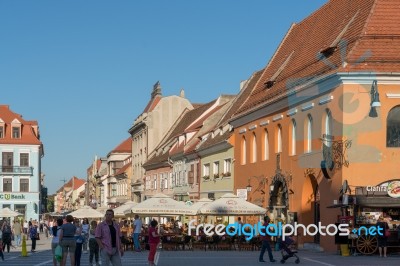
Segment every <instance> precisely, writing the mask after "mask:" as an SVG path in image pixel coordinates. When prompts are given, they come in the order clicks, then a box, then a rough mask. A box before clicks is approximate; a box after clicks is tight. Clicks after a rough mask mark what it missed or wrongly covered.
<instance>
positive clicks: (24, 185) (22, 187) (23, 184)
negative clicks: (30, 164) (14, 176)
mask: <svg viewBox="0 0 400 266" xmlns="http://www.w3.org/2000/svg"><path fill="white" fill-rule="evenodd" d="M19 191H20V192H29V179H27V178H21V179H20V180H19Z"/></svg>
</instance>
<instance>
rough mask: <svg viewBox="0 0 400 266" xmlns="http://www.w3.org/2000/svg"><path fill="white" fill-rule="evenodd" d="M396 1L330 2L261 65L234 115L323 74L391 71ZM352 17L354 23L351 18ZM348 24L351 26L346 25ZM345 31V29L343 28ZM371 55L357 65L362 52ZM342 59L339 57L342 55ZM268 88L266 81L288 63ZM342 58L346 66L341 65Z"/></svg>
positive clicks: (399, 8)
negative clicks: (337, 42) (252, 86)
mask: <svg viewBox="0 0 400 266" xmlns="http://www.w3.org/2000/svg"><path fill="white" fill-rule="evenodd" d="M399 13H400V5H399V1H397V0H352V1H349V0H331V1H329V2H328V3H326V4H325V5H323V6H322V7H321V8H320V9H319V10H317V11H315V12H314V13H312V14H311V15H310V16H309V17H307V18H305V19H304V20H303V21H302V22H300V23H299V24H296V25H294V26H293V27H291V29H290V30H289V31H288V33H287V35H286V36H285V38H284V39H283V41H282V42H281V44H280V46H279V47H278V49H277V51H276V52H275V54H274V56H273V57H272V58H271V60H270V62H269V63H268V65H267V66H266V68H265V70H264V71H263V73H262V76H261V77H260V79H259V81H258V82H257V84H256V87H255V89H254V90H253V91H252V93H251V96H250V97H249V98H248V100H247V101H246V102H245V104H243V105H242V106H241V107H240V108H239V110H238V112H236V115H238V114H239V115H243V114H245V113H248V112H250V111H251V110H253V109H256V108H258V107H260V106H263V105H266V104H269V103H271V102H273V101H275V100H276V99H277V98H278V97H282V96H285V94H286V93H287V91H288V89H291V87H290V85H293V84H296V83H301V82H304V81H306V80H309V79H312V78H313V77H317V76H320V75H323V74H328V73H333V72H343V71H345V72H346V71H355V70H356V71H363V70H370V71H393V72H394V71H397V72H398V65H399V63H400V60H399V57H400V45H399V41H398V40H399V36H400V23H398V19H396V18H397V14H399ZM353 17H354V20H353V21H351V20H352V18H353ZM350 21H351V23H350ZM347 25H348V27H347V28H346V26H347ZM339 37H340V38H341V39H342V40H344V41H345V42H342V44H344V45H343V46H338V47H336V48H335V49H333V50H331V51H332V53H331V54H326V58H327V60H326V61H323V60H321V57H318V55H319V53H320V52H321V51H323V50H324V49H326V48H328V47H329V46H331V45H332V43H334V42H335V40H336V39H338V38H339ZM368 50H369V51H370V52H371V54H372V56H370V57H367V58H365V60H364V62H363V63H361V64H357V65H356V66H355V62H356V61H357V60H359V59H360V57H361V56H362V55H364V54H365V52H367V51H368ZM343 55H345V57H344V58H342V56H343ZM289 56H290V60H289V61H288V63H287V65H286V66H285V67H284V68H283V69H282V71H280V74H279V75H278V76H277V77H276V79H275V83H274V84H273V86H272V87H271V88H266V84H265V83H266V82H267V81H269V80H270V79H271V78H272V77H273V76H274V74H275V73H277V71H278V70H279V68H280V67H282V65H283V64H284V62H285V61H286V60H287V59H288V58H289ZM343 59H344V60H345V61H346V63H347V64H343Z"/></svg>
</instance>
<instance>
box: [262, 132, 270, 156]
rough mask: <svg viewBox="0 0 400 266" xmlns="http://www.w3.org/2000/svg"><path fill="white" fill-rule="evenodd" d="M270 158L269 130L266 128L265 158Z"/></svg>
mask: <svg viewBox="0 0 400 266" xmlns="http://www.w3.org/2000/svg"><path fill="white" fill-rule="evenodd" d="M268 159H269V140H268V130H267V129H264V151H263V160H268Z"/></svg>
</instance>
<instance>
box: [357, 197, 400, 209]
mask: <svg viewBox="0 0 400 266" xmlns="http://www.w3.org/2000/svg"><path fill="white" fill-rule="evenodd" d="M356 198H357V204H358V205H360V206H364V207H381V208H382V207H399V206H400V198H392V197H385V196H373V197H371V196H369V197H367V196H361V195H357V196H356Z"/></svg>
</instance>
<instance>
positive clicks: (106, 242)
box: [95, 209, 124, 266]
mask: <svg viewBox="0 0 400 266" xmlns="http://www.w3.org/2000/svg"><path fill="white" fill-rule="evenodd" d="M113 218H114V211H113V210H111V209H108V210H107V211H106V215H105V220H104V221H103V222H101V223H100V224H99V225H98V226H97V228H96V233H95V237H96V240H97V244H98V245H99V249H100V255H101V261H102V265H103V266H108V265H110V263H111V264H112V265H113V266H121V265H122V264H121V256H123V255H124V250H123V248H122V243H121V231H120V228H119V225H118V224H117V223H116V222H114V221H113Z"/></svg>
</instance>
